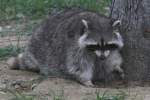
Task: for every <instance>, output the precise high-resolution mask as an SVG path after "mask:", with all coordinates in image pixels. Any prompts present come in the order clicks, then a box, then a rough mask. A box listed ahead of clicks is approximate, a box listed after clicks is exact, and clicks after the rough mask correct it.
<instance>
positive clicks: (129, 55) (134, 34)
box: [110, 0, 150, 81]
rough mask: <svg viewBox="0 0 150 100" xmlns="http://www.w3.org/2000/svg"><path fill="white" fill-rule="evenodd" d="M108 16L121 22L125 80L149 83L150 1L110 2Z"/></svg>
mask: <svg viewBox="0 0 150 100" xmlns="http://www.w3.org/2000/svg"><path fill="white" fill-rule="evenodd" d="M110 16H111V18H114V19H120V20H121V21H122V25H121V34H122V36H123V38H124V42H125V46H124V48H123V50H122V54H123V58H124V64H123V68H124V70H125V73H126V79H127V80H129V81H150V39H149V38H148V35H149V34H150V32H149V29H150V0H112V5H111V14H110ZM145 34H147V35H145Z"/></svg>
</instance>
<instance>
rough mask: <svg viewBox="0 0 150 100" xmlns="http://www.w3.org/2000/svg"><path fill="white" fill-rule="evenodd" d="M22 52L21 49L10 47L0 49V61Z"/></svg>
mask: <svg viewBox="0 0 150 100" xmlns="http://www.w3.org/2000/svg"><path fill="white" fill-rule="evenodd" d="M22 51H23V48H21V47H17V46H12V45H10V46H6V47H3V48H0V59H4V58H7V57H10V56H16V55H18V54H19V53H21V52H22Z"/></svg>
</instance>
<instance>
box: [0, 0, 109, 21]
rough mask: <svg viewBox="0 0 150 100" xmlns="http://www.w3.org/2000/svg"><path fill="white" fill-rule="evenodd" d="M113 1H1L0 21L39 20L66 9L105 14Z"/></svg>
mask: <svg viewBox="0 0 150 100" xmlns="http://www.w3.org/2000/svg"><path fill="white" fill-rule="evenodd" d="M110 3H111V0H0V13H1V15H0V20H9V19H18V18H25V16H28V17H31V18H34V19H35V18H39V17H41V16H43V15H46V14H48V13H50V12H51V11H55V10H56V9H59V10H61V9H64V8H84V9H89V10H93V11H98V12H105V7H106V6H108V5H109V4H110Z"/></svg>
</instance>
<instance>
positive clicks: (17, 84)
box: [0, 36, 150, 100]
mask: <svg viewBox="0 0 150 100" xmlns="http://www.w3.org/2000/svg"><path fill="white" fill-rule="evenodd" d="M10 39H11V42H12V44H14V45H15V44H16V43H17V38H16V37H15V36H13V37H11V38H8V37H5V38H0V47H5V46H7V45H9V43H10V42H9V40H10ZM21 40H22V41H21V42H20V45H26V43H27V41H26V40H27V39H26V37H23V38H21ZM1 41H2V42H1ZM15 91H18V92H20V93H23V94H24V95H36V99H35V100H45V99H44V98H47V99H48V100H53V99H52V98H54V96H61V95H63V97H64V98H65V100H96V93H97V92H98V93H99V94H100V95H103V94H104V93H106V94H110V95H111V94H114V95H116V94H118V93H121V92H124V93H125V94H126V95H127V96H126V100H150V87H149V84H147V85H143V86H142V87H139V86H138V84H137V83H136V82H135V83H133V82H132V84H130V83H128V84H127V83H126V85H125V84H124V82H114V83H111V85H104V83H101V82H100V83H99V84H98V86H97V87H95V88H92V87H85V86H83V85H81V84H80V83H78V82H76V81H73V80H68V79H62V78H58V77H57V78H56V77H47V78H45V77H43V76H41V75H39V74H38V73H33V72H28V71H21V70H10V69H9V68H8V66H7V63H6V60H1V61H0V100H11V99H12V98H14V95H13V93H15ZM120 91H121V92H120ZM47 99H46V100H47Z"/></svg>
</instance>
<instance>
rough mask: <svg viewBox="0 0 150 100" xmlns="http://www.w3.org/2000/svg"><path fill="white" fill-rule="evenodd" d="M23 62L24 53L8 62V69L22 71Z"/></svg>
mask: <svg viewBox="0 0 150 100" xmlns="http://www.w3.org/2000/svg"><path fill="white" fill-rule="evenodd" d="M22 60H23V53H21V54H19V55H18V56H17V57H11V58H9V59H8V60H7V64H8V67H9V68H10V69H18V70H19V69H20V67H21V62H22Z"/></svg>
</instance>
